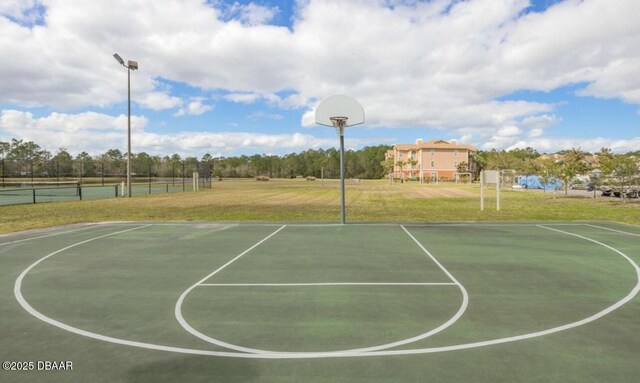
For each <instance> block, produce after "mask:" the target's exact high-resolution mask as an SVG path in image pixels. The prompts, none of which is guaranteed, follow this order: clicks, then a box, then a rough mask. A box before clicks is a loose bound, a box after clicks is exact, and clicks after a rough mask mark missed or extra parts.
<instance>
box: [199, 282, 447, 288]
mask: <svg viewBox="0 0 640 383" xmlns="http://www.w3.org/2000/svg"><path fill="white" fill-rule="evenodd" d="M456 285H457V284H456V283H453V282H424V283H423V282H326V283H201V284H200V286H239V287H245V286H246V287H251V286H265V287H273V286H456Z"/></svg>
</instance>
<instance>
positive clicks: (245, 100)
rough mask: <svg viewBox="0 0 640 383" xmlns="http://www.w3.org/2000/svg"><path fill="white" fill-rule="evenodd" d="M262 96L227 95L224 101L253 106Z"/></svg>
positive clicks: (255, 94)
mask: <svg viewBox="0 0 640 383" xmlns="http://www.w3.org/2000/svg"><path fill="white" fill-rule="evenodd" d="M261 98H262V95H260V94H258V93H229V94H227V95H225V96H224V99H225V100H227V101H231V102H236V103H239V104H253V103H254V102H256V101H258V100H260V99H261Z"/></svg>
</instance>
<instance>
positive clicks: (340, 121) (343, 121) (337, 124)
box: [329, 116, 349, 136]
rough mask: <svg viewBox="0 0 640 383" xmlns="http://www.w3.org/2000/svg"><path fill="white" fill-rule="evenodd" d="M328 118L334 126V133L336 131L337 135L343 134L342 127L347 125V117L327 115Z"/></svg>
mask: <svg viewBox="0 0 640 383" xmlns="http://www.w3.org/2000/svg"><path fill="white" fill-rule="evenodd" d="M329 120H331V123H332V124H333V127H334V128H336V133H338V135H339V136H343V135H344V127H345V126H347V121H349V117H343V116H336V117H329Z"/></svg>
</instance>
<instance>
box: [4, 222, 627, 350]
mask: <svg viewBox="0 0 640 383" xmlns="http://www.w3.org/2000/svg"><path fill="white" fill-rule="evenodd" d="M144 227H146V226H144ZM538 227H541V228H544V229H547V230H553V231H557V232H559V233H564V234H567V235H572V236H575V237H578V238H582V239H584V240H586V241H589V242H593V243H596V244H598V245H600V246H603V247H605V248H607V249H609V250H611V251H613V252H615V253H617V254H618V255H620V256H622V257H623V258H625V259H626V260H627V261H628V262H629V263H630V264H631V266H632V267H633V268H634V270H635V272H636V278H637V284H636V286H635V287H634V288H633V289H632V290H631V292H629V294H627V295H626V296H625V297H624V298H622V299H621V300H619V301H617V302H616V303H614V304H613V305H611V306H609V307H608V308H606V309H604V310H602V311H600V312H598V313H596V314H594V315H591V316H589V317H587V318H584V319H582V320H579V321H576V322H572V323H568V324H565V325H562V326H557V327H553V328H550V329H547V330H543V331H537V332H533V333H528V334H523V335H517V336H512V337H506V338H499V339H492V340H487V341H480V342H473V343H463V344H457V345H451V346H442V347H428V348H417V349H405V350H383V351H373V352H366V353H362V352H356V353H335V352H329V353H327V352H316V353H284V354H283V353H261V354H251V353H243V352H227V351H211V350H202V349H191V348H181V347H173V346H165V345H158V344H153V343H144V342H137V341H131V340H126V339H120V338H115V337H110V336H106V335H102V334H97V333H93V332H90V331H86V330H82V329H79V328H76V327H73V326H69V325H67V324H64V323H61V322H58V321H56V320H55V319H52V318H49V317H47V316H46V315H44V314H42V313H40V312H39V311H37V310H35V309H34V308H33V307H31V306H30V305H29V303H28V302H26V300H25V299H24V297H23V296H22V293H21V291H20V290H21V285H22V279H23V278H24V276H25V275H26V274H27V273H28V272H29V271H30V270H31V269H33V268H34V267H35V266H36V265H38V264H39V263H40V262H42V261H43V260H45V259H46V258H49V257H50V256H52V255H54V254H57V253H60V252H61V251H63V250H64V249H63V250H58V251H56V252H55V253H51V254H49V255H47V256H45V257H44V258H41V259H39V260H38V261H36V262H34V263H33V264H31V265H30V266H29V267H28V268H27V269H25V270H24V271H23V272H22V274H20V276H19V277H18V279H16V283H15V287H14V294H15V296H16V299H17V300H18V303H19V304H20V305H21V306H22V307H23V308H24V309H25V310H26V311H27V312H29V313H30V314H31V315H33V316H35V317H36V318H38V319H40V320H42V321H43V322H46V323H49V324H51V325H53V326H55V327H58V328H61V329H63V330H66V331H69V332H71V333H74V334H78V335H81V336H85V337H88V338H92V339H97V340H101V341H104V342H109V343H114V344H119V345H124V346H130V347H140V348H144V349H148V350H156V351H166V352H174V353H180V354H188V355H206V356H218V357H230V358H247V359H313V358H354V357H368V356H392V355H415V354H432V353H438V352H449V351H457V350H466V349H472V348H479V347H486V346H492V345H497V344H503V343H509V342H516V341H520V340H525V339H531V338H536V337H540V336H544V335H549V334H553V333H556V332H560V331H565V330H569V329H572V328H575V327H579V326H582V325H585V324H588V323H590V322H593V321H595V320H597V319H600V318H601V317H603V316H605V315H607V314H609V313H611V312H613V311H614V310H616V309H618V308H620V307H622V306H623V305H624V304H626V303H627V302H629V301H630V300H632V299H633V298H634V297H635V296H636V295H637V294H638V292H639V291H640V267H639V266H638V265H637V264H636V263H635V262H634V261H633V260H632V259H631V258H629V257H628V256H627V255H625V254H624V253H623V252H621V251H620V250H617V249H615V248H613V247H612V246H609V245H607V244H604V243H602V242H599V241H596V240H594V239H591V238H588V237H585V236H581V235H578V234H573V233H570V232H566V231H562V230H558V229H552V228H550V227H546V226H542V225H538ZM140 228H142V227H137V228H134V229H130V230H136V229H140ZM130 230H124V231H130ZM124 231H123V232H124ZM115 234H118V233H111V234H108V235H115ZM108 235H107V236H108ZM101 237H104V236H101ZM95 239H98V237H96V238H93V239H91V240H95ZM86 242H87V241H83V242H82V243H86ZM79 244H80V243H77V244H75V245H72V246H71V247H73V246H77V245H79ZM68 248H69V247H68Z"/></svg>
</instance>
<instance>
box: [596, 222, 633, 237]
mask: <svg viewBox="0 0 640 383" xmlns="http://www.w3.org/2000/svg"><path fill="white" fill-rule="evenodd" d="M584 225H585V226H590V227H595V228H596V229H602V230H609V231H613V232H616V233H620V234H626V235H632V236H634V237H640V234H636V233H629V232H628V231H622V230H616V229H610V228H608V227H603V226H598V225H592V224H589V223H585V224H584Z"/></svg>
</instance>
